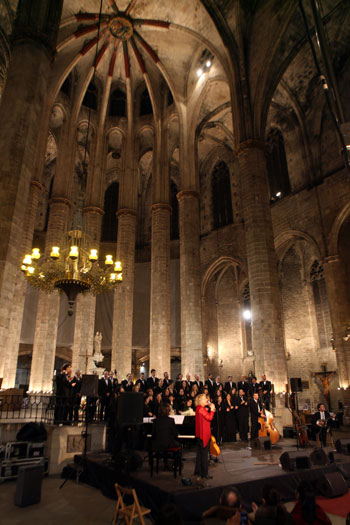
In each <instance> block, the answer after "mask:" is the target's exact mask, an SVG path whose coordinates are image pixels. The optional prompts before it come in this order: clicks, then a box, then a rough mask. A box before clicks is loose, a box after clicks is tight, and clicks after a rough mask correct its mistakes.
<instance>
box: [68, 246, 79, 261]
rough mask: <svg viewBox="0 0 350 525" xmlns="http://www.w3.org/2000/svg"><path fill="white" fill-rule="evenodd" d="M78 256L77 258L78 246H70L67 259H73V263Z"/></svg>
mask: <svg viewBox="0 0 350 525" xmlns="http://www.w3.org/2000/svg"><path fill="white" fill-rule="evenodd" d="M78 256H79V249H78V246H71V247H70V252H69V257H70V258H71V259H73V261H75V259H77V258H78Z"/></svg>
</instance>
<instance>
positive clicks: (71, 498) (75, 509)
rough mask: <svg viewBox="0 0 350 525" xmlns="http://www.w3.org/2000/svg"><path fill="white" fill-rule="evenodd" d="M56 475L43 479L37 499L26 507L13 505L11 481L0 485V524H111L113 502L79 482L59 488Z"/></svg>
mask: <svg viewBox="0 0 350 525" xmlns="http://www.w3.org/2000/svg"><path fill="white" fill-rule="evenodd" d="M61 483H62V480H61V479H60V478H58V477H48V478H44V480H43V485H42V492H41V502H40V503H39V504H37V505H31V506H28V507H23V508H21V507H16V506H15V505H14V495H15V490H16V482H15V481H6V482H5V483H3V484H2V485H0V524H1V525H24V524H26V525H31V524H33V525H34V524H35V525H71V524H73V523H74V525H78V524H96V525H99V524H101V525H102V524H108V525H109V524H110V523H112V519H113V513H114V509H115V501H113V500H110V499H108V498H106V497H105V496H103V494H102V493H101V492H100V491H99V490H97V489H95V488H92V487H89V486H88V485H85V484H83V483H79V484H77V483H75V482H73V481H67V483H66V484H65V485H64V487H63V488H62V489H59V486H60V485H61Z"/></svg>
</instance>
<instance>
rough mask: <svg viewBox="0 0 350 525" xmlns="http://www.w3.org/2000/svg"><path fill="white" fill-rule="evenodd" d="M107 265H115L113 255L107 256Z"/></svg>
mask: <svg viewBox="0 0 350 525" xmlns="http://www.w3.org/2000/svg"><path fill="white" fill-rule="evenodd" d="M105 264H107V265H110V264H113V255H106V260H105Z"/></svg>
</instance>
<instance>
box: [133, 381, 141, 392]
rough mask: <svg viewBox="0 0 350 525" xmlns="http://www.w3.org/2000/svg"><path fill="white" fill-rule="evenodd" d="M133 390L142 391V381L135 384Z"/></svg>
mask: <svg viewBox="0 0 350 525" xmlns="http://www.w3.org/2000/svg"><path fill="white" fill-rule="evenodd" d="M132 391H133V392H140V383H137V385H134V386H133V387H132Z"/></svg>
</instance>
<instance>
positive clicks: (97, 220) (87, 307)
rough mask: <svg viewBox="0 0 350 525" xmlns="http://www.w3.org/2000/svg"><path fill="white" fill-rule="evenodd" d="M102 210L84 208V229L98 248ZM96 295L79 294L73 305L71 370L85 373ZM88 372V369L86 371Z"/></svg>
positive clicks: (92, 339)
mask: <svg viewBox="0 0 350 525" xmlns="http://www.w3.org/2000/svg"><path fill="white" fill-rule="evenodd" d="M103 213H104V212H103V210H102V209H101V208H99V207H97V206H88V207H86V208H84V219H85V227H86V231H87V233H88V235H89V237H90V240H91V246H90V248H95V249H98V247H99V244H100V242H99V241H100V236H101V222H102V216H103ZM95 313H96V297H95V296H94V295H92V294H83V295H82V294H79V296H78V297H77V302H76V307H75V323H74V337H73V347H72V367H73V371H75V370H77V369H80V370H81V371H82V372H83V373H85V358H84V357H83V356H84V355H86V353H87V352H88V353H89V355H92V352H93V345H94V329H95ZM87 373H89V371H88V372H87Z"/></svg>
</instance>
